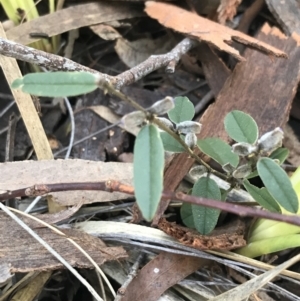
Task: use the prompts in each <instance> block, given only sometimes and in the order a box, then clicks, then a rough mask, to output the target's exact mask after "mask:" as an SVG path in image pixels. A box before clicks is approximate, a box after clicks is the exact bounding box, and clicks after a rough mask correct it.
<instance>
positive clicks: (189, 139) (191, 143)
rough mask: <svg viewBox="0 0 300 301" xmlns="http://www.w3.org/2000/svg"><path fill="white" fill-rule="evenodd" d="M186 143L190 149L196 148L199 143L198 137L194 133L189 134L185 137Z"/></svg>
mask: <svg viewBox="0 0 300 301" xmlns="http://www.w3.org/2000/svg"><path fill="white" fill-rule="evenodd" d="M184 142H185V143H186V145H187V146H188V147H189V148H191V149H192V148H194V147H195V145H196V143H197V136H196V135H195V134H194V133H188V134H186V135H185V138H184Z"/></svg>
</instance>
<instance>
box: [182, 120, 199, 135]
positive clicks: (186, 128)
mask: <svg viewBox="0 0 300 301" xmlns="http://www.w3.org/2000/svg"><path fill="white" fill-rule="evenodd" d="M201 127H202V125H201V123H199V122H195V121H182V122H180V123H178V124H177V125H176V130H177V131H178V132H179V133H180V134H188V133H194V134H199V133H200V131H201Z"/></svg>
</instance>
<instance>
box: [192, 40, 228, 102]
mask: <svg viewBox="0 0 300 301" xmlns="http://www.w3.org/2000/svg"><path fill="white" fill-rule="evenodd" d="M197 49H198V50H199V51H198V53H197V57H198V59H199V60H200V61H201V64H202V68H203V72H204V75H205V79H206V80H207V83H208V85H209V87H210V88H211V90H212V92H213V94H214V96H215V97H216V96H217V95H218V94H219V92H220V90H221V89H222V87H223V85H224V83H225V81H226V80H227V78H228V77H229V75H230V74H231V71H230V69H228V68H227V66H226V65H225V64H224V62H223V61H222V59H221V58H219V57H218V56H217V55H216V53H215V52H214V51H213V50H212V49H211V47H210V46H209V45H207V44H205V43H201V44H200V45H199V47H198V48H197Z"/></svg>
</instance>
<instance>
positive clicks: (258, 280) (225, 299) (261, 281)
mask: <svg viewBox="0 0 300 301" xmlns="http://www.w3.org/2000/svg"><path fill="white" fill-rule="evenodd" d="M299 260H300V255H296V256H294V257H293V258H291V259H290V260H288V261H286V262H284V263H282V264H280V265H279V266H277V267H275V268H273V269H272V270H270V271H268V272H265V273H263V274H261V275H260V276H257V277H255V278H253V279H251V280H249V281H247V282H245V283H243V284H241V285H239V286H238V287H236V288H234V289H231V290H229V291H227V292H226V293H223V294H221V295H219V296H217V297H215V298H212V299H210V301H240V300H244V299H245V298H248V297H249V296H250V295H251V294H253V293H255V292H256V291H257V290H259V289H260V288H262V287H263V286H264V285H266V284H268V282H269V281H270V280H272V279H273V278H274V277H276V276H277V275H279V274H280V273H281V272H282V271H284V270H286V269H287V268H288V267H290V266H291V265H293V264H294V263H296V262H298V261H299Z"/></svg>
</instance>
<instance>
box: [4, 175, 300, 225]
mask: <svg viewBox="0 0 300 301" xmlns="http://www.w3.org/2000/svg"><path fill="white" fill-rule="evenodd" d="M72 190H101V191H107V192H114V191H118V192H123V193H126V194H130V195H134V189H133V187H132V186H128V185H124V184H122V183H120V182H117V181H106V182H91V183H88V182H86V183H59V184H37V185H33V186H29V187H26V188H22V189H17V190H12V191H7V192H5V193H2V194H0V201H4V200H7V199H11V198H16V197H24V196H27V197H28V196H38V195H44V194H47V193H51V192H59V191H72ZM162 199H163V200H170V199H171V200H177V201H182V202H186V203H191V204H196V205H201V206H205V207H209V208H216V209H220V210H223V211H226V212H230V213H233V214H236V215H239V216H253V217H260V218H265V219H270V220H275V221H280V222H285V223H288V224H293V225H297V226H300V216H297V215H285V214H279V213H273V212H270V211H266V210H262V209H258V208H251V207H248V206H242V205H235V204H231V203H225V202H220V201H216V200H211V199H205V198H200V197H195V196H191V195H187V194H184V193H182V192H171V191H164V192H163V193H162Z"/></svg>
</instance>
